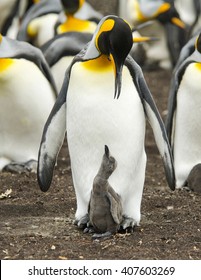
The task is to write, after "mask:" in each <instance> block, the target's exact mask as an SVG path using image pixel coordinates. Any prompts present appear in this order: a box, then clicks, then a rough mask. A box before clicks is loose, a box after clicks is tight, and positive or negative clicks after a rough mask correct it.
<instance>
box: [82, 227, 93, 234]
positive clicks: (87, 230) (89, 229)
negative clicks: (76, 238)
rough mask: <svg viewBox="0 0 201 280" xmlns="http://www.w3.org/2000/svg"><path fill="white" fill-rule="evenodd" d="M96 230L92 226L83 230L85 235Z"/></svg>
mask: <svg viewBox="0 0 201 280" xmlns="http://www.w3.org/2000/svg"><path fill="white" fill-rule="evenodd" d="M94 232H95V230H94V228H93V227H92V226H88V225H87V227H86V228H85V229H84V230H83V233H94Z"/></svg>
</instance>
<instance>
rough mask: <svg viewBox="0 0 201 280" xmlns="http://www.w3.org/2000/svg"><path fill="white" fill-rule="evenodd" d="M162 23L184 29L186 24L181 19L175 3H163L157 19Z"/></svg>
mask: <svg viewBox="0 0 201 280" xmlns="http://www.w3.org/2000/svg"><path fill="white" fill-rule="evenodd" d="M156 18H157V19H158V20H159V21H160V22H162V23H164V24H165V23H172V24H174V25H176V26H178V27H180V28H182V29H184V28H185V24H184V23H183V21H182V20H181V19H180V17H179V14H178V12H177V10H176V8H175V6H174V3H173V2H172V3H171V4H170V3H167V2H165V3H163V4H162V5H161V7H160V8H159V12H158V15H157V17H156Z"/></svg>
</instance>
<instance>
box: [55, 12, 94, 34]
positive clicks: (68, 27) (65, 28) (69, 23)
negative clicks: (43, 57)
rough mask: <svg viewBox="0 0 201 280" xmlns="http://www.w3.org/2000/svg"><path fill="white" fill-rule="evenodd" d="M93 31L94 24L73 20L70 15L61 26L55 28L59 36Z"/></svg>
mask: <svg viewBox="0 0 201 280" xmlns="http://www.w3.org/2000/svg"><path fill="white" fill-rule="evenodd" d="M94 30H95V25H94V23H92V22H90V21H88V20H81V19H78V18H75V17H74V16H72V15H68V18H67V20H66V21H65V22H64V23H63V24H61V25H59V27H58V28H57V32H58V33H59V34H61V33H64V32H69V31H75V32H76V31H80V32H87V31H88V32H94Z"/></svg>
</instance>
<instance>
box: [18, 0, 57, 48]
mask: <svg viewBox="0 0 201 280" xmlns="http://www.w3.org/2000/svg"><path fill="white" fill-rule="evenodd" d="M61 11H62V5H61V2H60V0H41V1H40V2H39V3H36V4H35V5H33V6H32V7H31V8H30V9H29V10H28V12H27V13H26V15H25V16H24V18H23V21H22V23H21V26H20V29H19V32H18V34H17V40H19V41H26V42H30V43H32V44H33V45H35V46H37V47H40V46H41V45H43V44H44V43H45V42H47V41H48V40H50V39H51V38H52V37H54V34H55V30H54V26H55V24H56V22H57V20H58V15H59V13H60V12H61Z"/></svg>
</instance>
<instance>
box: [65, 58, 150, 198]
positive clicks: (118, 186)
mask: <svg viewBox="0 0 201 280" xmlns="http://www.w3.org/2000/svg"><path fill="white" fill-rule="evenodd" d="M144 136H145V116H144V111H143V108H142V104H141V100H140V98H139V96H138V93H137V92H136V89H135V87H134V84H133V81H132V79H131V76H130V74H129V72H128V69H127V68H126V67H124V69H123V75H122V89H121V94H120V97H119V99H114V72H113V69H111V70H108V71H102V72H101V71H89V70H86V69H84V68H83V66H82V65H81V64H80V63H79V64H78V63H77V64H75V65H74V66H73V71H72V74H71V78H70V84H69V90H68V93H67V138H68V145H69V152H70V157H71V167H72V173H73V180H74V185H75V189H77V190H78V189H79V191H78V192H79V194H80V192H81V191H80V189H82V192H83V193H85V196H86V199H88V198H89V195H90V192H91V188H92V183H93V179H94V177H95V175H96V174H97V171H98V169H99V167H100V163H101V159H102V155H103V151H104V145H108V147H109V149H110V151H111V153H112V154H113V155H114V157H115V159H116V160H117V169H116V170H115V172H114V173H113V174H112V176H111V177H110V179H109V180H110V182H111V184H112V187H113V188H114V189H115V191H116V192H117V193H119V194H120V195H122V197H123V200H124V198H125V197H126V195H127V194H129V191H130V189H131V188H132V190H135V187H134V186H133V185H135V182H136V183H139V185H140V189H142V188H143V183H144V175H145V174H144V173H145V171H144V169H145V162H146V157H145V153H144ZM136 169H138V174H137V175H136ZM139 177H140V179H139ZM138 179H139V180H138ZM138 181H141V182H138ZM139 185H137V186H136V188H138V187H139ZM125 190H127V192H126V191H125Z"/></svg>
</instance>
